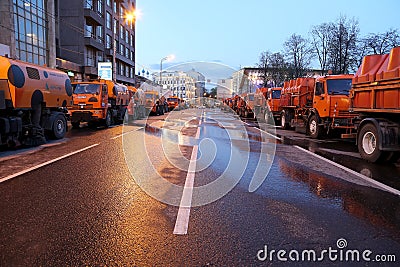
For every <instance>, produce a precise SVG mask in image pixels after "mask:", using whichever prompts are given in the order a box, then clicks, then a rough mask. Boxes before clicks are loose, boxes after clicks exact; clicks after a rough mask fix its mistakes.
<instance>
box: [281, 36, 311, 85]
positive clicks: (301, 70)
mask: <svg viewBox="0 0 400 267" xmlns="http://www.w3.org/2000/svg"><path fill="white" fill-rule="evenodd" d="M284 47H285V53H286V56H287V58H288V63H289V65H290V66H292V68H293V74H294V75H293V76H294V77H293V78H297V77H302V76H304V75H305V74H306V71H307V69H309V66H310V62H311V57H312V49H311V47H310V46H309V42H308V41H307V40H306V39H304V38H303V37H302V36H301V35H297V34H292V35H291V36H290V37H289V39H288V40H287V41H286V42H285V43H284Z"/></svg>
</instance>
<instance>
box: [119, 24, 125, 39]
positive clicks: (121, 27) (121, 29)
mask: <svg viewBox="0 0 400 267" xmlns="http://www.w3.org/2000/svg"><path fill="white" fill-rule="evenodd" d="M124 33H125V30H124V26H122V24H121V25H120V26H119V38H121V39H122V40H124V39H125V37H124Z"/></svg>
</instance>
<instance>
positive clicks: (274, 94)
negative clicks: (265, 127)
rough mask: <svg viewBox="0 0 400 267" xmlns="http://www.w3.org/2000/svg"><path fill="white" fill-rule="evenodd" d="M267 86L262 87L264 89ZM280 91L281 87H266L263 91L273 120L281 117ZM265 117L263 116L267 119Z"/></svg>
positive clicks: (278, 119) (276, 120) (277, 120)
mask: <svg viewBox="0 0 400 267" xmlns="http://www.w3.org/2000/svg"><path fill="white" fill-rule="evenodd" d="M265 89H267V88H262V90H263V91H264V90H265ZM281 92H282V87H272V88H268V89H267V90H265V92H263V94H264V95H265V98H266V99H267V106H268V109H269V111H270V114H269V115H270V116H272V117H273V119H274V121H275V122H279V121H280V119H281V114H280V106H279V103H280V99H281ZM267 119H268V118H267V117H265V120H266V121H267Z"/></svg>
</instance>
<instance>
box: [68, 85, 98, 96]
mask: <svg viewBox="0 0 400 267" xmlns="http://www.w3.org/2000/svg"><path fill="white" fill-rule="evenodd" d="M72 86H73V89H74V94H96V93H99V92H100V84H73V85H72Z"/></svg>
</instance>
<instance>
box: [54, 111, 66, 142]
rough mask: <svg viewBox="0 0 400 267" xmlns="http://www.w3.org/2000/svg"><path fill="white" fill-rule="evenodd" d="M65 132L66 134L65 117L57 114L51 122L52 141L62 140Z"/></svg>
mask: <svg viewBox="0 0 400 267" xmlns="http://www.w3.org/2000/svg"><path fill="white" fill-rule="evenodd" d="M66 132H67V121H66V120H65V116H64V115H62V114H58V115H57V117H56V119H55V120H54V122H53V127H52V129H51V135H52V137H53V138H54V139H61V138H64V136H65V133H66Z"/></svg>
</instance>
